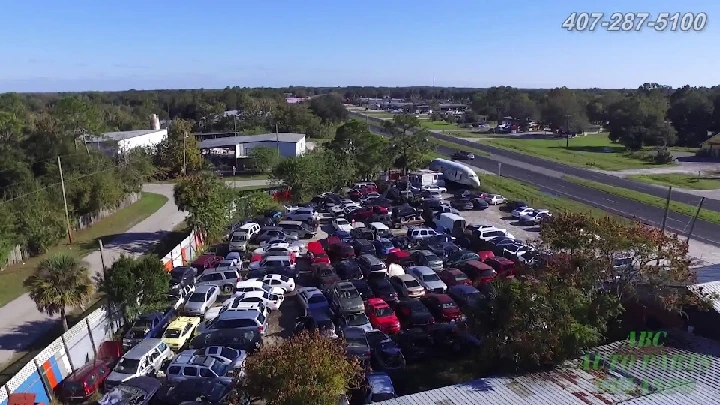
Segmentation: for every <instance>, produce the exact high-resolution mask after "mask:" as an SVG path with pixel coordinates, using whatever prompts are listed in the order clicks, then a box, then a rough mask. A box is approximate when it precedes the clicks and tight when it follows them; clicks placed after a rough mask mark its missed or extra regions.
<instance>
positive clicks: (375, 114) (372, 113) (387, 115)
mask: <svg viewBox="0 0 720 405" xmlns="http://www.w3.org/2000/svg"><path fill="white" fill-rule="evenodd" d="M356 112H357V113H358V114H364V115H369V116H371V117H376V118H383V119H386V118H392V117H394V116H395V114H393V113H389V112H385V111H356Z"/></svg>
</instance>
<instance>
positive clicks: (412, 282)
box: [390, 274, 425, 298]
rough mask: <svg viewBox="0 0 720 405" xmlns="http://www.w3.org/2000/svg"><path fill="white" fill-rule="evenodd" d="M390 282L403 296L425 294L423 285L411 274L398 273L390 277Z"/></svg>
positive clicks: (416, 296)
mask: <svg viewBox="0 0 720 405" xmlns="http://www.w3.org/2000/svg"><path fill="white" fill-rule="evenodd" d="M390 283H391V284H392V286H393V287H394V288H395V291H397V292H398V294H400V295H401V296H403V297H407V298H419V297H422V296H423V295H425V287H423V286H422V285H421V284H420V282H419V281H418V280H417V279H416V278H415V277H413V276H411V275H409V274H400V275H397V276H392V277H390Z"/></svg>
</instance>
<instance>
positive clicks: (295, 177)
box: [272, 151, 328, 202]
mask: <svg viewBox="0 0 720 405" xmlns="http://www.w3.org/2000/svg"><path fill="white" fill-rule="evenodd" d="M322 157H323V156H322V155H321V153H320V151H313V152H311V153H307V154H305V155H303V156H297V157H291V158H288V159H283V160H282V161H281V162H280V163H278V165H277V166H275V167H274V168H273V171H272V178H273V179H274V180H275V182H276V183H278V184H283V185H285V186H286V187H288V188H289V189H290V190H291V192H292V196H293V200H294V201H295V202H300V201H308V200H310V198H312V197H313V196H314V195H316V194H318V193H320V192H322V191H326V190H327V188H328V184H326V183H325V175H326V173H327V164H326V162H325V161H323V159H322Z"/></svg>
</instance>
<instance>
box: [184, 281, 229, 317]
mask: <svg viewBox="0 0 720 405" xmlns="http://www.w3.org/2000/svg"><path fill="white" fill-rule="evenodd" d="M218 296H220V287H218V286H217V285H215V284H201V285H199V286H197V287H196V288H195V292H194V293H192V295H190V298H188V300H187V302H186V303H185V306H184V307H183V312H184V313H186V314H188V315H193V316H201V315H205V312H206V311H207V310H208V309H209V308H210V307H212V306H213V304H215V301H217V298H218Z"/></svg>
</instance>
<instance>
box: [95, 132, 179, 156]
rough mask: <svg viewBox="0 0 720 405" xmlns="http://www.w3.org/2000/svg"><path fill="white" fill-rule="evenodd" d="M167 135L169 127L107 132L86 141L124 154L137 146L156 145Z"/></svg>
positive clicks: (103, 148)
mask: <svg viewBox="0 0 720 405" xmlns="http://www.w3.org/2000/svg"><path fill="white" fill-rule="evenodd" d="M167 135H168V131H167V129H139V130H135V131H119V132H107V133H104V134H102V135H101V136H99V137H91V138H90V137H89V138H87V139H86V140H85V143H86V144H87V145H88V146H90V147H94V148H97V149H99V150H102V151H105V152H108V153H110V154H122V153H124V152H127V151H129V150H130V149H133V148H137V147H150V146H155V145H157V144H158V143H160V141H162V140H163V139H165V137H167Z"/></svg>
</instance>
